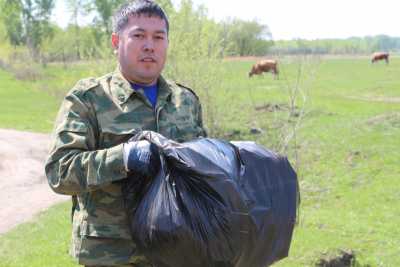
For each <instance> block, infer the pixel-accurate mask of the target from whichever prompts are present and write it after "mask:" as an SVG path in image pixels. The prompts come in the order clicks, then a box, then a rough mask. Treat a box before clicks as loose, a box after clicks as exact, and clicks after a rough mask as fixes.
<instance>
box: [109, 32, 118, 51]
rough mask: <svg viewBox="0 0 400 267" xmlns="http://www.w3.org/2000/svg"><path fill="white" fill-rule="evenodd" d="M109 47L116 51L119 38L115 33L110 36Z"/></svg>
mask: <svg viewBox="0 0 400 267" xmlns="http://www.w3.org/2000/svg"><path fill="white" fill-rule="evenodd" d="M111 45H112V47H113V48H114V50H117V49H118V46H119V36H118V34H116V33H115V32H113V33H112V34H111Z"/></svg>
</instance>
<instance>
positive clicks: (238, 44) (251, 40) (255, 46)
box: [221, 19, 272, 56]
mask: <svg viewBox="0 0 400 267" xmlns="http://www.w3.org/2000/svg"><path fill="white" fill-rule="evenodd" d="M221 27H222V29H223V30H222V33H223V35H224V39H225V40H226V41H225V42H228V43H231V49H233V51H231V52H233V54H236V55H238V56H247V55H257V56H260V55H265V54H266V53H267V51H268V48H269V47H270V46H271V45H272V35H271V32H270V30H269V28H268V26H267V25H263V24H260V23H258V22H257V21H256V20H253V21H244V20H240V19H233V20H227V21H225V22H223V23H222V24H221Z"/></svg>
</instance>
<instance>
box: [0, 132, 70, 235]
mask: <svg viewBox="0 0 400 267" xmlns="http://www.w3.org/2000/svg"><path fill="white" fill-rule="evenodd" d="M49 138H50V136H49V135H46V134H38V133H30V132H20V131H15V130H5V129H0V192H1V193H0V203H1V206H0V218H1V220H0V234H2V233H4V232H6V231H8V230H10V229H11V228H13V227H14V226H16V225H17V224H19V223H22V222H25V221H28V220H30V219H32V218H33V216H34V215H35V214H37V213H38V212H40V211H43V210H45V209H46V208H48V207H49V206H51V205H54V204H55V203H58V202H60V201H65V200H68V199H69V197H68V196H62V195H57V194H56V193H54V192H53V191H51V189H50V187H49V186H48V184H47V180H46V178H45V174H44V161H45V158H46V155H47V150H48V143H49Z"/></svg>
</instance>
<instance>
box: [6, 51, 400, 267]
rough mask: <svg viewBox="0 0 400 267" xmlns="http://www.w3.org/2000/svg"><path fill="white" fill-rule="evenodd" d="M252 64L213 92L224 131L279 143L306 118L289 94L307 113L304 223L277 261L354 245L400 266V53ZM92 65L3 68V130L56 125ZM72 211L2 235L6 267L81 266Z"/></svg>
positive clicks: (300, 150)
mask: <svg viewBox="0 0 400 267" xmlns="http://www.w3.org/2000/svg"><path fill="white" fill-rule="evenodd" d="M252 63H253V62H252V61H243V60H241V61H227V62H225V63H224V64H225V66H224V67H225V76H224V77H223V78H222V83H221V88H214V89H215V90H214V91H213V97H215V101H216V103H218V105H217V108H218V114H219V117H218V118H220V121H219V127H220V128H221V129H222V135H224V134H226V136H231V137H232V138H234V139H252V140H255V141H257V142H259V143H262V144H264V145H265V146H267V147H271V148H278V147H279V146H277V145H276V143H277V142H279V141H280V140H279V138H280V137H282V136H285V135H282V133H287V131H286V130H288V129H289V130H290V129H291V128H290V127H289V128H288V129H286V128H285V129H286V130H285V131H283V130H282V129H283V128H282V127H281V126H282V123H283V122H285V120H287V121H290V120H293V121H296V120H297V119H298V118H299V117H296V116H294V117H293V116H288V108H289V107H290V104H288V95H292V96H297V97H298V98H297V101H296V103H295V106H294V108H295V110H296V111H298V110H300V111H301V112H302V114H303V115H302V116H301V118H302V120H301V121H300V122H299V124H298V126H299V127H298V128H297V130H296V135H295V137H296V138H295V139H293V138H292V139H291V142H290V143H289V148H288V155H289V160H290V161H291V162H293V163H295V164H296V167H297V168H298V174H299V180H300V186H301V195H302V202H301V207H300V217H299V225H298V226H297V228H296V229H295V233H294V238H293V242H292V247H291V250H290V255H289V257H288V258H286V259H284V260H282V261H281V262H279V263H277V264H276V265H274V266H288V267H289V266H293V267H295V266H296V267H297V266H313V265H314V264H315V261H316V260H317V259H318V258H321V257H322V256H324V255H325V254H326V253H335V252H336V251H337V250H338V249H344V250H352V251H354V253H355V255H356V259H357V262H358V264H359V266H367V265H370V266H393V267H396V266H400V258H399V256H398V255H399V254H400V229H399V228H398V223H399V222H400V213H399V212H398V207H399V206H400V193H399V192H400V191H399V189H398V188H399V187H398V186H397V183H398V178H399V175H400V164H399V159H400V152H399V151H400V150H399V148H400V138H399V136H400V79H399V73H400V58H396V57H394V58H393V59H392V62H391V63H390V65H388V66H385V65H384V64H376V65H371V64H370V63H369V60H368V59H367V58H346V57H343V58H329V59H324V58H315V57H314V58H285V59H282V61H281V66H280V67H281V75H280V78H279V80H274V79H273V78H272V77H271V76H270V75H265V76H264V77H253V78H251V79H249V78H248V77H247V72H248V70H249V69H250V66H251V64H252ZM88 66H89V65H79V66H77V67H70V69H69V70H68V71H67V72H66V71H64V70H63V69H62V68H61V67H58V66H50V67H49V68H48V69H47V70H46V73H47V74H51V75H47V76H46V77H50V78H49V79H48V80H47V81H46V82H44V81H43V80H39V81H36V82H34V83H27V82H20V81H16V80H14V79H13V78H12V76H11V75H10V74H9V73H6V72H4V71H3V72H0V80H1V83H0V96H1V105H0V111H1V112H0V127H7V128H16V129H29V130H34V131H41V132H46V131H50V129H51V123H52V120H53V119H54V116H55V113H56V110H57V106H58V104H59V100H60V98H59V97H57V96H59V95H60V93H59V92H61V91H63V90H64V91H63V92H65V90H66V89H63V86H64V87H66V88H69V87H70V86H71V85H72V84H73V82H74V81H75V80H76V79H78V78H79V77H80V75H82V77H83V76H85V75H93V70H91V71H89V70H88ZM46 84H47V87H46V86H45V85H46ZM43 88H45V89H44V90H43ZM46 88H47V89H46ZM52 88H57V92H58V93H55V92H54V91H55V90H53V89H52ZM294 88H298V90H297V91H294V90H293V89H294ZM290 92H292V93H290ZM293 92H295V93H293ZM49 93H50V95H51V96H50V95H49ZM54 96H55V97H54ZM203 105H204V103H203ZM270 107H275V108H272V109H271V108H270ZM11 114H12V115H11ZM286 125H289V126H290V125H293V123H286ZM250 127H257V128H259V129H261V130H262V133H261V134H258V135H254V134H251V133H250V132H249V128H250ZM276 127H281V128H280V129H281V130H280V132H279V133H281V134H279V133H278V134H277V132H276V131H275V130H274V129H276ZM294 140H295V141H296V142H294ZM294 151H295V152H296V153H294ZM68 215H69V204H61V205H58V206H55V207H54V208H52V209H50V210H49V211H48V212H46V213H45V214H42V215H40V216H39V217H37V219H36V220H35V221H34V222H32V223H28V224H24V225H21V226H19V227H17V228H15V229H14V230H12V231H11V232H9V233H7V234H5V235H3V236H0V266H2V267H3V266H4V267H16V266H75V265H74V263H73V262H72V261H71V260H70V259H69V257H68V255H67V250H68V242H69V237H70V224H69V218H68Z"/></svg>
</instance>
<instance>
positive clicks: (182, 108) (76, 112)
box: [45, 71, 206, 265]
mask: <svg viewBox="0 0 400 267" xmlns="http://www.w3.org/2000/svg"><path fill="white" fill-rule="evenodd" d="M158 87H159V93H158V99H157V104H156V108H153V107H152V105H151V103H150V102H149V101H148V100H147V98H146V96H145V94H144V92H143V90H140V89H139V90H137V91H135V90H133V89H132V88H131V86H130V84H129V82H128V81H127V80H126V79H124V78H123V77H122V75H121V73H120V72H119V71H115V72H113V73H110V74H107V75H105V76H103V77H100V78H97V79H95V78H90V79H84V80H81V81H79V82H78V83H77V84H76V85H75V86H74V88H73V89H72V90H71V91H70V92H69V93H68V94H67V95H66V97H65V99H64V101H63V103H62V105H61V108H60V111H59V114H58V117H57V120H56V123H55V128H54V132H53V140H52V141H53V143H52V145H51V149H50V153H49V156H48V159H47V161H46V166H45V171H46V175H47V179H48V182H49V185H50V187H51V188H52V189H53V190H54V191H55V192H56V193H60V194H67V195H71V196H72V202H73V208H72V209H73V212H72V214H73V215H72V217H73V229H72V230H73V240H72V246H71V254H72V255H73V256H74V257H75V258H76V259H78V261H79V263H80V264H83V265H96V264H106V265H108V264H110V265H113V264H127V263H132V262H135V261H136V262H137V261H140V259H141V257H140V256H139V255H136V250H135V244H134V243H133V242H132V240H131V238H130V234H129V228H128V222H127V217H126V214H125V210H124V207H123V200H122V196H121V186H120V183H113V182H115V181H119V180H121V179H124V178H126V176H127V172H126V170H125V168H124V163H123V152H122V143H123V142H126V141H127V140H128V139H129V138H130V137H132V136H133V135H134V134H135V133H137V132H138V131H140V130H152V131H156V132H159V133H161V134H162V135H164V136H166V137H167V138H170V139H173V140H176V141H179V142H181V141H187V140H190V139H193V138H196V137H198V136H205V135H206V133H205V130H204V128H203V123H202V115H201V106H200V103H199V101H198V98H197V96H196V95H195V94H194V93H193V92H192V91H191V90H189V89H187V88H185V87H183V86H181V85H179V84H176V83H173V82H170V81H166V80H165V79H164V78H162V77H160V78H159V79H158Z"/></svg>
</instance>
